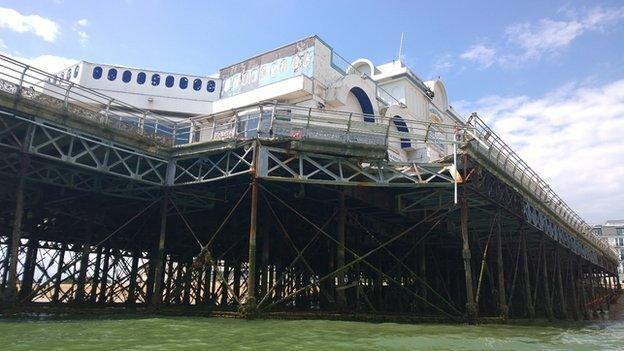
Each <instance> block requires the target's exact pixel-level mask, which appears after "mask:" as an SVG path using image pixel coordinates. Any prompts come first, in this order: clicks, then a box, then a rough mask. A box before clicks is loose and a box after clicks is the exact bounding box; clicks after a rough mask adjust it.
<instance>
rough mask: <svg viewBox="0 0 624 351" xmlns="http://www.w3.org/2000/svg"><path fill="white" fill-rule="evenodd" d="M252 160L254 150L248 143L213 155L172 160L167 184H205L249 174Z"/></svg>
mask: <svg viewBox="0 0 624 351" xmlns="http://www.w3.org/2000/svg"><path fill="white" fill-rule="evenodd" d="M254 159H255V148H254V147H253V146H252V145H251V144H250V143H249V144H246V145H243V146H241V147H239V148H234V149H228V150H222V151H220V152H217V153H214V154H209V155H199V156H193V157H188V158H179V159H174V160H173V161H172V170H173V171H172V174H171V176H170V181H169V183H168V184H169V185H186V184H198V183H206V182H211V181H215V180H220V179H223V178H229V177H234V176H237V175H241V174H245V173H250V172H251V170H252V169H253V164H254Z"/></svg>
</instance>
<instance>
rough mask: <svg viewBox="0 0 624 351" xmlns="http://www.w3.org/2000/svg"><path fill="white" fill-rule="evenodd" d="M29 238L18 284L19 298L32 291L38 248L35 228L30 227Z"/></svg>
mask: <svg viewBox="0 0 624 351" xmlns="http://www.w3.org/2000/svg"><path fill="white" fill-rule="evenodd" d="M32 230H33V232H32V233H31V236H30V238H29V239H28V246H27V247H28V249H27V251H26V262H25V264H24V273H23V275H22V282H21V284H20V291H19V298H20V300H24V299H26V298H28V297H29V295H30V294H31V292H32V284H33V278H34V274H35V267H36V264H37V250H38V248H39V240H38V239H37V233H36V230H35V228H33V229H32Z"/></svg>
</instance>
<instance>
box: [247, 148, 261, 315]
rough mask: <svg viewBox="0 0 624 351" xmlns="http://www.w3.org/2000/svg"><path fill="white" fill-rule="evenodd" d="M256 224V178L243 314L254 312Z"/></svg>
mask: <svg viewBox="0 0 624 351" xmlns="http://www.w3.org/2000/svg"><path fill="white" fill-rule="evenodd" d="M257 151H258V149H257V148H256V153H257ZM257 225H258V178H256V176H255V174H254V175H253V177H252V179H251V213H250V214H249V266H248V267H249V272H247V298H246V299H245V302H244V304H245V309H244V314H246V315H247V316H253V315H254V314H255V313H256V309H257V305H256V231H257Z"/></svg>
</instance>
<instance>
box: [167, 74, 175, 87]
mask: <svg viewBox="0 0 624 351" xmlns="http://www.w3.org/2000/svg"><path fill="white" fill-rule="evenodd" d="M174 81H175V79H174V78H173V76H167V78H165V86H166V87H167V88H171V87H172V86H173V83H174Z"/></svg>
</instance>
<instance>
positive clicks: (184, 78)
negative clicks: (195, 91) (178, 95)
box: [180, 77, 188, 89]
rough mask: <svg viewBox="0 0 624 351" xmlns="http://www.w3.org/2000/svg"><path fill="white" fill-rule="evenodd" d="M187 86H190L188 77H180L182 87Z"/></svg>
mask: <svg viewBox="0 0 624 351" xmlns="http://www.w3.org/2000/svg"><path fill="white" fill-rule="evenodd" d="M186 87H188V78H186V77H182V78H180V89H186Z"/></svg>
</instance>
